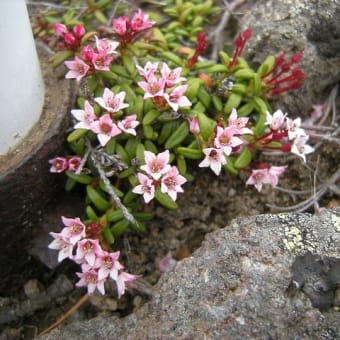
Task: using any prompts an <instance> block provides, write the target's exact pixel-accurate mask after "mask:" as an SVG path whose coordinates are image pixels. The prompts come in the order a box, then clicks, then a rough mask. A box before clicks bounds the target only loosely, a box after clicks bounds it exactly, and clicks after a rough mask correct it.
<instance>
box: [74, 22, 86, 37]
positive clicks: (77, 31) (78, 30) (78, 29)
mask: <svg viewBox="0 0 340 340" xmlns="http://www.w3.org/2000/svg"><path fill="white" fill-rule="evenodd" d="M73 33H74V36H75V37H76V38H78V39H81V38H82V37H83V35H84V34H85V28H84V26H83V25H80V24H78V25H75V26H74V27H73Z"/></svg>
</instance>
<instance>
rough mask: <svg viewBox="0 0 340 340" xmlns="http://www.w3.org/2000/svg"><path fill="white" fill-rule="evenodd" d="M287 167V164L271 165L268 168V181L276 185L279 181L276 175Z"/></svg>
mask: <svg viewBox="0 0 340 340" xmlns="http://www.w3.org/2000/svg"><path fill="white" fill-rule="evenodd" d="M286 169H287V165H285V166H271V167H270V168H269V170H268V181H269V184H271V185H272V186H274V187H275V186H277V183H278V181H279V179H278V176H279V175H281V174H283V173H284V172H285V171H286Z"/></svg>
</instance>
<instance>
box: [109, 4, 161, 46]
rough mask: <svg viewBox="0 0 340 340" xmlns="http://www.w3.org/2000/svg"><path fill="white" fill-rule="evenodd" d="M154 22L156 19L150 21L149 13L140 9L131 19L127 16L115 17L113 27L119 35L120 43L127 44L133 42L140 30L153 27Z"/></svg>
mask: <svg viewBox="0 0 340 340" xmlns="http://www.w3.org/2000/svg"><path fill="white" fill-rule="evenodd" d="M154 24H155V22H154V21H149V16H148V15H147V14H145V13H144V12H142V10H141V9H138V11H137V12H136V13H135V14H134V15H133V17H132V19H131V20H130V19H129V18H128V17H126V16H121V17H119V18H117V19H114V20H113V22H112V27H113V29H114V31H115V32H116V34H117V35H118V36H119V40H120V43H121V44H122V45H123V46H125V45H127V44H129V43H131V42H132V41H133V40H134V39H135V38H136V37H137V35H138V34H139V33H140V32H142V31H144V30H146V29H148V28H150V27H152V26H153V25H154Z"/></svg>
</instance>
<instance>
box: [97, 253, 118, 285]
mask: <svg viewBox="0 0 340 340" xmlns="http://www.w3.org/2000/svg"><path fill="white" fill-rule="evenodd" d="M119 255H120V252H119V251H116V252H115V253H108V252H107V251H103V253H102V255H100V256H99V257H97V259H96V263H95V266H96V268H99V270H98V279H99V280H102V279H105V278H107V277H108V276H110V277H111V278H112V279H113V280H115V281H116V280H117V279H118V272H119V270H121V269H123V268H124V267H123V266H122V265H121V264H120V263H119V262H118V258H119Z"/></svg>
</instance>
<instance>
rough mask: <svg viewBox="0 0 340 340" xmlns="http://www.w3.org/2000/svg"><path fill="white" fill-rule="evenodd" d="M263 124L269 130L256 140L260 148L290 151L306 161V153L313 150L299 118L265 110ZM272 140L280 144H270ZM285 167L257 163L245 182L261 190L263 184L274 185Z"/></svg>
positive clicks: (278, 111) (279, 111)
mask: <svg viewBox="0 0 340 340" xmlns="http://www.w3.org/2000/svg"><path fill="white" fill-rule="evenodd" d="M265 124H266V125H268V127H269V132H267V133H265V134H264V135H263V136H261V137H260V138H259V139H258V140H257V142H259V145H260V146H261V148H263V149H280V150H281V151H283V152H292V153H294V154H296V155H298V156H299V157H301V158H302V159H303V160H304V162H306V155H307V154H310V153H312V152H313V151H314V149H313V148H312V147H311V146H310V145H308V144H306V143H307V141H308V138H309V136H308V135H307V133H306V131H305V130H304V129H302V128H301V118H296V119H294V120H293V119H290V118H288V117H287V114H284V113H283V112H282V111H281V110H277V111H275V112H274V113H273V114H271V113H269V112H267V120H266V122H265ZM272 142H279V145H280V146H271V143H272ZM286 168H287V166H272V167H268V165H266V164H259V165H257V169H253V170H252V172H251V175H250V177H249V178H248V180H247V182H246V184H250V185H255V187H256V189H257V190H258V191H261V190H262V186H263V184H271V185H273V186H276V185H277V183H278V176H279V175H281V174H282V173H283V172H284V171H285V170H286Z"/></svg>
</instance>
